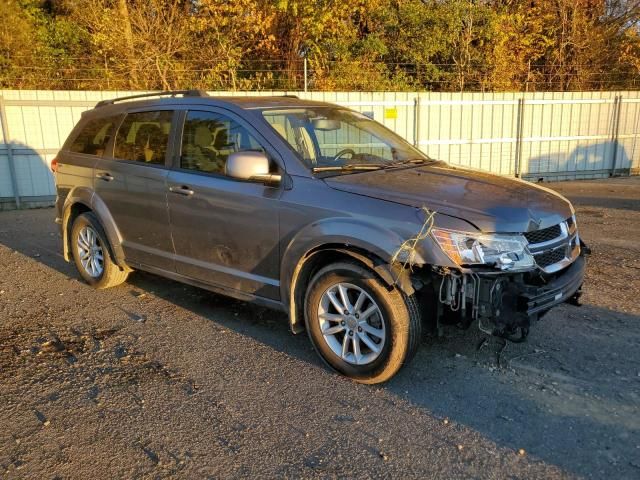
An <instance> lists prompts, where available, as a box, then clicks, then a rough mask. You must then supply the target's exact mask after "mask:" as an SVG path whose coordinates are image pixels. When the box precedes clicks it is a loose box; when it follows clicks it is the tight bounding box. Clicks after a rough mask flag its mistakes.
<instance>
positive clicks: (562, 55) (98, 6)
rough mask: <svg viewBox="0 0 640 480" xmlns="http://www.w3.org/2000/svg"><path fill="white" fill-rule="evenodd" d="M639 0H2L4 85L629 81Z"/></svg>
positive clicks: (540, 86)
mask: <svg viewBox="0 0 640 480" xmlns="http://www.w3.org/2000/svg"><path fill="white" fill-rule="evenodd" d="M639 3H640V2H639V1H637V0H609V1H607V2H606V3H605V2H604V0H526V1H525V0H509V1H504V0H315V1H312V2H310V1H308V0H234V1H233V2H230V1H228V0H145V1H139V0H57V1H56V0H48V1H44V0H4V1H2V2H0V83H1V84H2V86H3V87H5V88H43V89H46V88H58V89H75V88H78V89H145V90H146V89H168V88H204V89H211V90H217V89H247V90H249V89H251V90H254V89H299V88H301V87H302V85H303V61H304V58H306V59H307V61H308V67H309V76H308V79H309V86H310V88H312V89H326V90H415V89H427V90H443V91H461V90H471V91H497V90H499V91H504V90H574V89H575V90H577V89H583V90H584V89H606V88H617V89H621V88H635V87H636V79H637V78H638V74H639V73H640V32H639V28H638V25H639V20H640V12H639V7H638V4H639Z"/></svg>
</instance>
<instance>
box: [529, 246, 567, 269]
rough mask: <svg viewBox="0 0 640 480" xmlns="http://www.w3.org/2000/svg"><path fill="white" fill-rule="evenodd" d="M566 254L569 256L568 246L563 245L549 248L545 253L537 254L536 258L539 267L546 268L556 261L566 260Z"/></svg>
mask: <svg viewBox="0 0 640 480" xmlns="http://www.w3.org/2000/svg"><path fill="white" fill-rule="evenodd" d="M566 256H567V248H566V246H562V247H560V248H555V249H553V250H547V251H546V252H544V253H541V254H539V255H536V256H535V259H536V263H537V264H538V266H539V267H541V268H546V267H548V266H549V265H553V264H554V263H558V262H560V261H562V260H564V259H565V257H566Z"/></svg>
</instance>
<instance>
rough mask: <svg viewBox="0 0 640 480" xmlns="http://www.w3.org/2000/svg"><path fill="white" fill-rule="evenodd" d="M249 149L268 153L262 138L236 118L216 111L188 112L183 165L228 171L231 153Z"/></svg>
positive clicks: (204, 169) (183, 143)
mask: <svg viewBox="0 0 640 480" xmlns="http://www.w3.org/2000/svg"><path fill="white" fill-rule="evenodd" d="M246 150H254V151H260V152H264V149H263V148H262V147H261V146H260V144H259V143H258V141H257V140H256V139H255V138H254V137H253V136H252V135H251V134H250V133H249V132H248V130H247V129H246V128H244V127H243V126H242V125H240V124H239V123H238V122H236V121H235V120H232V119H231V118H229V117H226V116H224V115H220V114H218V113H213V112H189V113H188V114H187V118H186V120H185V123H184V130H183V134H182V155H181V157H180V167H182V168H187V169H190V170H199V171H202V172H214V173H222V174H224V168H225V164H226V162H227V158H228V157H229V154H231V153H233V152H239V151H246Z"/></svg>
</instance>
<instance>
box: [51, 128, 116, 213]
mask: <svg viewBox="0 0 640 480" xmlns="http://www.w3.org/2000/svg"><path fill="white" fill-rule="evenodd" d="M121 118H122V115H115V116H107V117H98V118H93V119H89V120H85V121H82V122H81V123H80V124H79V125H78V127H77V128H76V129H75V130H74V132H73V133H72V134H71V135H70V141H68V142H66V143H65V145H64V147H63V148H62V150H61V151H60V153H59V154H58V157H57V159H58V168H57V172H56V188H57V194H58V196H57V199H56V207H57V213H58V217H59V218H62V213H63V212H62V208H63V204H64V201H65V200H66V198H67V195H68V193H69V191H70V190H71V189H73V188H83V187H84V188H88V189H93V185H94V178H95V177H94V167H95V165H96V163H97V162H98V158H99V157H102V156H103V154H104V153H105V151H106V149H107V146H108V145H109V144H110V141H111V139H112V137H113V134H114V133H115V130H116V127H117V126H118V123H120V120H121Z"/></svg>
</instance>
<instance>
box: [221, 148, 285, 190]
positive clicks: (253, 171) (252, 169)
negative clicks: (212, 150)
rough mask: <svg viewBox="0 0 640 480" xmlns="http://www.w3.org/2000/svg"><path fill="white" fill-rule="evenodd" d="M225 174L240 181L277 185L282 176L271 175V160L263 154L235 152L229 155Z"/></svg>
mask: <svg viewBox="0 0 640 480" xmlns="http://www.w3.org/2000/svg"><path fill="white" fill-rule="evenodd" d="M225 173H226V174H227V175H228V176H229V177H232V178H237V179H238V180H246V181H249V182H259V183H264V184H265V185H277V184H278V183H280V180H281V179H282V178H281V176H280V175H274V174H272V173H269V159H268V158H267V157H266V155H265V154H264V153H262V152H251V151H249V152H235V153H232V154H230V155H229V157H228V158H227V163H226V165H225Z"/></svg>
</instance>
